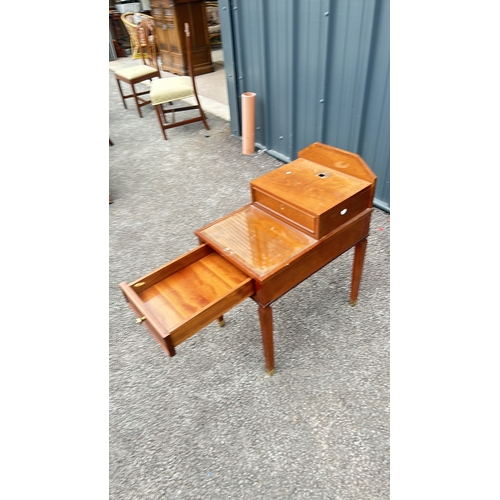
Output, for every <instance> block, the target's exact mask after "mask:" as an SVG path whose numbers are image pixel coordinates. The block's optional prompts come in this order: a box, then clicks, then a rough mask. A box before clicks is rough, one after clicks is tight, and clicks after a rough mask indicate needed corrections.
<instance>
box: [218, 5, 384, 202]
mask: <svg viewBox="0 0 500 500" xmlns="http://www.w3.org/2000/svg"><path fill="white" fill-rule="evenodd" d="M219 10H220V14H221V27H222V39H223V50H224V61H225V68H226V78H227V85H228V96H229V107H230V112H231V130H232V134H233V135H235V136H237V137H240V136H241V101H240V96H241V94H242V93H243V92H255V93H256V94H257V98H256V131H255V140H256V146H257V147H258V148H259V149H263V150H266V151H267V152H268V153H269V154H271V155H273V156H275V157H277V158H279V159H281V160H284V161H291V160H293V159H295V158H296V157H297V152H298V151H300V150H301V149H302V148H304V147H306V146H308V145H309V144H311V143H313V142H315V141H319V142H323V143H326V144H330V145H332V146H336V147H339V148H342V149H346V150H348V151H353V152H355V153H358V154H359V155H361V156H362V157H363V159H364V160H365V161H366V163H367V164H368V165H369V166H370V168H372V170H373V171H374V172H375V174H376V175H377V176H378V180H377V188H376V191H375V205H376V206H379V207H380V208H383V209H385V210H389V206H390V204H389V180H390V175H389V174H390V172H389V171H390V157H389V140H390V133H389V132H390V122H389V76H390V72H389V0H219Z"/></svg>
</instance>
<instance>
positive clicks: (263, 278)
mask: <svg viewBox="0 0 500 500" xmlns="http://www.w3.org/2000/svg"><path fill="white" fill-rule="evenodd" d="M300 154H302V155H304V157H302V158H299V159H298V160H296V161H295V162H291V163H290V164H288V165H285V166H284V167H280V168H278V169H276V170H274V171H273V172H270V173H268V174H265V175H264V176H262V177H261V178H259V179H255V180H254V181H252V182H251V192H252V201H253V203H252V204H250V205H246V206H244V207H242V208H240V209H239V210H236V211H235V212H233V213H231V214H228V215H226V216H225V217H222V218H221V219H219V220H217V221H215V222H213V223H212V224H209V225H207V226H205V227H203V228H201V229H198V230H197V231H196V232H195V234H196V236H197V237H198V240H199V242H200V246H199V247H198V248H196V249H195V250H193V251H192V252H190V253H188V254H186V255H184V256H183V257H181V258H179V259H176V260H174V261H172V262H171V263H169V264H167V265H166V266H162V267H160V268H158V269H157V270H156V271H153V273H150V274H148V275H146V276H144V277H142V278H140V279H139V280H136V281H134V282H132V283H131V284H130V285H125V284H122V285H120V287H121V288H122V290H123V291H124V293H125V295H126V297H127V298H128V300H129V303H130V305H131V307H132V309H133V310H134V311H135V312H136V314H137V315H141V316H144V317H145V321H146V326H147V327H148V328H149V329H150V330H151V329H153V330H154V335H155V338H157V340H158V341H159V342H160V344H162V347H163V348H164V349H165V350H166V351H167V352H172V350H173V349H174V346H177V345H178V344H179V343H180V342H182V341H184V340H185V339H187V338H188V337H190V336H191V335H193V333H195V332H196V331H198V330H200V329H201V328H202V327H203V326H205V325H206V324H208V323H209V322H211V321H213V320H214V319H216V318H218V319H219V321H220V322H221V321H223V318H222V314H223V313H225V312H226V311H228V310H229V309H230V308H231V307H232V305H233V304H237V303H239V302H240V301H241V300H244V298H246V297H249V296H251V297H252V299H253V300H254V301H255V302H257V304H258V307H259V319H260V325H261V333H262V344H263V350H264V358H265V363H266V370H267V372H268V373H269V374H272V373H273V372H274V347H273V325H272V309H271V304H272V303H273V302H274V301H275V300H277V299H278V298H279V297H281V296H282V295H284V294H285V293H287V292H288V291H289V290H291V289H292V288H293V287H295V286H296V285H298V284H299V283H300V282H302V281H303V280H305V279H306V278H308V277H309V276H311V275H312V274H313V273H315V272H317V271H318V270H319V269H321V268H322V267H323V266H325V265H326V264H328V263H329V262H331V261H332V260H334V259H335V258H337V257H338V256H339V255H341V254H343V253H344V252H345V251H347V250H349V249H350V248H353V247H355V252H354V264H353V274H352V283H351V294H350V300H351V303H355V302H356V300H357V297H358V292H359V286H360V281H361V275H362V269H363V263H364V257H365V252H366V244H367V243H366V242H367V240H366V238H367V236H368V232H369V228H370V217H371V214H372V211H373V209H372V196H373V192H374V186H375V180H376V177H375V175H374V174H373V172H371V170H370V169H369V168H368V167H367V166H366V164H364V162H363V161H362V160H361V159H360V158H359V157H358V156H357V155H353V154H352V153H348V152H346V151H342V150H339V149H337V148H332V147H331V146H326V145H323V144H319V143H315V144H313V145H311V146H310V147H309V148H306V149H305V150H302V151H301V152H300ZM313 160H316V161H317V162H318V163H319V164H318V163H313ZM342 170H343V171H342ZM287 172H289V173H287ZM322 172H323V173H326V174H328V175H326V176H323V177H317V174H318V173H322ZM281 206H284V207H285V208H284V209H282V208H281ZM345 208H347V210H346V211H345V213H344V214H343V215H342V214H341V213H340V212H341V211H344V209H345ZM138 288H140V290H137V289H138ZM167 337H168V342H170V344H168V345H167V344H166V341H167ZM169 346H170V347H169ZM174 353H175V351H174Z"/></svg>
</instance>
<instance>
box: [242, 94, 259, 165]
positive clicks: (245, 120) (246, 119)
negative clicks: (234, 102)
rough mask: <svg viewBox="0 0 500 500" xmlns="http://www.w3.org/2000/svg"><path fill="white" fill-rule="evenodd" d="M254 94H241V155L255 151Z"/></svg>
mask: <svg viewBox="0 0 500 500" xmlns="http://www.w3.org/2000/svg"><path fill="white" fill-rule="evenodd" d="M256 95H257V94H256V93H255V92H245V93H243V94H241V118H242V119H241V121H242V137H243V145H242V153H243V154H244V155H251V154H252V153H253V152H254V151H255V96H256Z"/></svg>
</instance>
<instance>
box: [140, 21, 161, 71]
mask: <svg viewBox="0 0 500 500" xmlns="http://www.w3.org/2000/svg"><path fill="white" fill-rule="evenodd" d="M134 30H135V33H136V36H137V43H138V52H139V53H140V54H141V58H142V62H143V63H144V64H146V65H148V66H152V67H153V68H156V69H158V70H159V67H158V54H157V52H156V40H155V26H154V21H153V18H149V19H148V18H147V17H145V18H143V19H142V21H141V22H140V24H139V25H138V26H136V27H135V28H134Z"/></svg>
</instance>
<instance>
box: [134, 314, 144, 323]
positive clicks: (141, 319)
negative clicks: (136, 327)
mask: <svg viewBox="0 0 500 500" xmlns="http://www.w3.org/2000/svg"><path fill="white" fill-rule="evenodd" d="M143 321H146V316H143V317H142V318H137V319H136V320H135V322H136V323H139V324H140V323H142V322H143Z"/></svg>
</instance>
